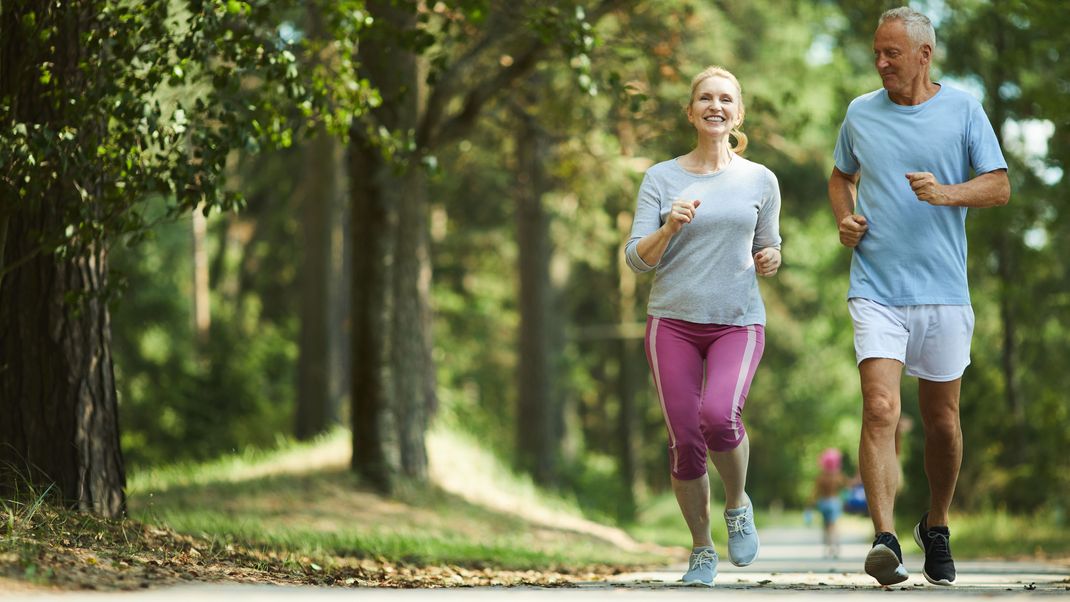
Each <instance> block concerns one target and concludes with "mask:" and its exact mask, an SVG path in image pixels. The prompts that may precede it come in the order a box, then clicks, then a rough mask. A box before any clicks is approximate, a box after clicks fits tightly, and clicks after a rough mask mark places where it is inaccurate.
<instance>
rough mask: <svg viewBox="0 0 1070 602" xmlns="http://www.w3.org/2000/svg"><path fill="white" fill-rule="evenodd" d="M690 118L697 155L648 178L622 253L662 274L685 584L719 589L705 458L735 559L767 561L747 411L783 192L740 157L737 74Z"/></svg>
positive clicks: (662, 335)
mask: <svg viewBox="0 0 1070 602" xmlns="http://www.w3.org/2000/svg"><path fill="white" fill-rule="evenodd" d="M686 112H687V120H688V123H689V124H690V125H691V127H693V128H694V129H695V134H696V139H697V142H696V145H695V148H693V149H692V150H691V152H689V153H687V154H686V155H683V156H680V157H676V158H674V159H670V160H668V161H664V162H661V163H658V164H657V165H654V166H653V167H651V168H650V169H649V170H648V171H647V172H646V176H645V177H644V179H643V183H642V185H641V186H640V188H639V198H638V206H637V209H636V212H635V220H634V222H633V224H632V232H631V237H630V238H629V239H628V242H627V244H626V246H625V254H626V256H627V261H628V265H629V266H631V268H632V269H633V270H635V271H636V272H647V271H650V270H654V284H653V288H652V290H651V293H650V300H649V304H648V307H647V313H648V317H647V331H646V351H647V359H648V360H649V362H650V369H651V372H652V373H653V377H654V385H655V387H656V389H657V394H658V399H659V401H660V402H661V409H662V413H663V414H664V417H665V425H666V427H667V429H668V434H669V456H670V470H671V473H672V486H673V492H674V493H675V494H676V499H677V501H678V502H679V504H680V511H681V513H682V514H683V516H684V520H685V521H686V522H687V526H688V528H689V529H690V531H691V538H692V553H691V557H690V562H689V566H688V571H687V573H686V574H684V576H683V581H684V582H685V583H689V584H696V585H707V586H712V585H713V580H714V578H715V577H716V575H717V562H718V556H717V552H716V551H715V550H714V547H713V540H712V539H711V537H710V483H709V476H708V474H707V471H706V458H707V453H709V455H710V456H712V458H713V464H714V466H716V468H717V472H718V473H719V474H720V477H721V481H722V482H723V483H724V488H725V512H724V518H725V523H726V525H727V527H728V555H729V559H730V560H731V561H732V563H733V564H735V565H737V566H746V565H748V564H750V563H751V562H753V561H754V559H755V558H756V557H757V555H758V549H759V542H758V533H757V530H756V528H755V524H754V508H753V505H752V503H751V500H750V497H749V496H748V495H747V493H746V481H747V463H748V459H749V455H750V443H749V440H748V438H747V433H746V430H745V429H744V427H743V421H742V414H743V406H744V403H745V402H746V399H747V392H748V390H749V389H750V385H751V380H752V379H753V377H754V372H755V370H756V369H757V367H758V362H759V360H760V359H761V357H762V351H763V349H764V347H765V329H764V324H765V307H764V304H763V303H762V298H761V295H760V294H759V291H758V282H757V278H756V276H757V275H760V276H773V275H774V274H776V272H777V269H779V267H780V261H781V259H780V242H781V241H780V227H779V214H780V189H779V186H778V184H777V179H776V176H774V175H773V173H772V172H771V171H769V170H768V169H766V168H765V167H764V166H762V165H759V164H757V163H754V162H752V161H749V160H747V159H744V158H743V157H742V156H741V153H742V152H743V151H744V149H746V147H747V137H746V136H745V135H744V134H743V133H742V131H741V130H740V127H741V126H742V124H743V118H744V115H745V109H744V105H743V94H742V89H741V88H740V85H739V81H738V80H737V79H736V77H735V76H734V75H732V74H731V73H730V72H729V71H727V70H725V69H723V68H720V67H710V68H707V69H706V70H704V71H702V72H701V73H699V74H698V75H696V76H695V78H694V79H693V80H692V83H691V97H690V100H689V102H688V105H687V111H686ZM733 138H734V139H735V142H736V143H735V145H734V146H733V145H732V139H733Z"/></svg>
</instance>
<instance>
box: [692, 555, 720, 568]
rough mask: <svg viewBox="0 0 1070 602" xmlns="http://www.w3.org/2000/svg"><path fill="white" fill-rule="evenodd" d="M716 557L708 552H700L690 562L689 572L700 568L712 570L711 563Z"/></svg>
mask: <svg viewBox="0 0 1070 602" xmlns="http://www.w3.org/2000/svg"><path fill="white" fill-rule="evenodd" d="M715 558H716V556H714V555H713V552H711V551H709V550H702V551H700V552H699V553H698V554H695V556H694V558H693V559H692V561H691V570H692V571H693V570H695V569H701V568H713V561H714V559H715Z"/></svg>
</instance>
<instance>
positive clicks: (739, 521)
mask: <svg viewBox="0 0 1070 602" xmlns="http://www.w3.org/2000/svg"><path fill="white" fill-rule="evenodd" d="M725 524H726V525H727V526H728V534H729V535H731V534H733V533H744V532H745V530H744V527H746V526H747V515H746V514H741V515H739V516H727V517H725Z"/></svg>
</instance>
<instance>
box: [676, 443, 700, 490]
mask: <svg viewBox="0 0 1070 602" xmlns="http://www.w3.org/2000/svg"><path fill="white" fill-rule="evenodd" d="M669 454H670V460H671V462H672V466H671V471H670V472H671V473H672V476H673V478H675V479H677V480H680V481H690V480H692V479H698V478H701V477H702V475H704V474H706V445H705V444H704V443H703V442H701V441H700V442H695V443H685V442H677V444H676V446H674V447H672V448H670V449H669Z"/></svg>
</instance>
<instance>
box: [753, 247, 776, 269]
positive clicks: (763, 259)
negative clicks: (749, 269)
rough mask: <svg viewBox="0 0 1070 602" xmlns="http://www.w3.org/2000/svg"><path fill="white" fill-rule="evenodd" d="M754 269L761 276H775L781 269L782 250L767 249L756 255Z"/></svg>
mask: <svg viewBox="0 0 1070 602" xmlns="http://www.w3.org/2000/svg"><path fill="white" fill-rule="evenodd" d="M754 269H755V270H757V272H758V275H759V276H774V275H776V272H777V270H779V269H780V249H778V248H776V247H766V248H764V249H762V250H761V251H758V252H757V253H755V254H754Z"/></svg>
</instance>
